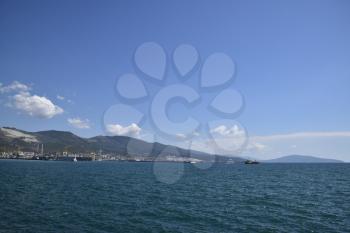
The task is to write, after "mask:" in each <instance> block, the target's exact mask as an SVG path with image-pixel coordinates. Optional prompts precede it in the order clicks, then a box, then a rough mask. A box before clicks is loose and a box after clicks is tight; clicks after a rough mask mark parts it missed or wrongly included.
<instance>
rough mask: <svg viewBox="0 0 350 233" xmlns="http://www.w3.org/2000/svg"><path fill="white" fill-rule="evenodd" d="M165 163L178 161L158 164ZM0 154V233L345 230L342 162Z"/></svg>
mask: <svg viewBox="0 0 350 233" xmlns="http://www.w3.org/2000/svg"><path fill="white" fill-rule="evenodd" d="M164 166H169V167H171V166H176V164H175V163H165V164H164ZM185 170H186V172H185V173H184V174H185V175H184V176H183V177H182V178H181V179H180V180H179V181H178V182H176V183H174V184H171V185H169V184H164V183H161V182H159V181H157V179H156V178H155V176H154V174H153V163H142V162H137V163H135V162H134V163H133V162H78V163H72V162H50V161H19V160H1V161H0V171H1V175H0V190H1V191H0V205H1V208H0V215H1V218H0V232H36V233H40V232H43V233H44V232H45V233H46V232H165V231H167V232H350V221H349V219H350V185H349V184H350V165H349V164H259V165H256V166H254V165H253V166H249V165H243V164H242V165H237V164H230V165H229V164H215V165H214V166H213V167H212V168H210V169H206V170H201V169H198V168H196V167H194V166H193V165H192V164H185Z"/></svg>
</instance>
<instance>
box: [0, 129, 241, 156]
mask: <svg viewBox="0 0 350 233" xmlns="http://www.w3.org/2000/svg"><path fill="white" fill-rule="evenodd" d="M41 144H43V145H44V151H45V153H62V152H68V153H91V152H95V153H96V152H99V151H100V150H101V151H103V153H113V154H118V155H120V156H125V157H136V156H137V157H138V158H140V157H142V158H145V159H149V160H155V159H156V158H157V157H159V155H162V154H163V153H166V155H167V156H169V155H170V156H173V157H182V158H189V157H191V158H194V159H198V160H201V161H213V160H214V159H215V160H216V161H219V162H220V161H222V162H225V161H227V160H230V161H233V162H243V161H244V159H243V158H240V157H228V156H221V155H216V156H213V155H211V154H208V153H205V152H200V151H196V150H186V149H183V148H179V147H175V146H171V145H164V144H161V143H158V142H154V143H150V142H146V141H143V140H140V139H136V138H132V137H127V136H96V137H92V138H82V137H79V136H77V135H75V134H73V133H71V132H67V131H57V130H48V131H39V132H28V131H24V130H19V129H16V128H10V127H2V128H0V151H17V150H21V151H40V149H41Z"/></svg>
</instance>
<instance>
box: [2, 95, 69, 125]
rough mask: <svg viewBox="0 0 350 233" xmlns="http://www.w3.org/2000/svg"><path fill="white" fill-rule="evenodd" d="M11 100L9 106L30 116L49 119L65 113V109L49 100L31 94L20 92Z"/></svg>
mask: <svg viewBox="0 0 350 233" xmlns="http://www.w3.org/2000/svg"><path fill="white" fill-rule="evenodd" d="M10 99H11V102H10V103H9V106H11V107H12V108H14V109H17V110H20V111H21V112H23V113H26V114H28V115H30V116H34V117H39V118H48V119H49V118H52V117H54V116H56V115H58V114H61V113H63V109H62V108H60V107H59V106H57V105H55V104H54V103H52V102H51V100H49V99H48V98H46V97H44V96H38V95H31V94H30V93H29V92H20V93H18V94H16V95H14V96H12V97H11V98H10Z"/></svg>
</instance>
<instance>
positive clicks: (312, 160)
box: [263, 155, 344, 163]
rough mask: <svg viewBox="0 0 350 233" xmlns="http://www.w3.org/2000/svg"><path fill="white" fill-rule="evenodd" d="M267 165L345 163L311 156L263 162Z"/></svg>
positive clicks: (295, 156)
mask: <svg viewBox="0 0 350 233" xmlns="http://www.w3.org/2000/svg"><path fill="white" fill-rule="evenodd" d="M263 162H265V163H344V161H341V160H336V159H324V158H319V157H314V156H309V155H287V156H283V157H280V158H277V159H270V160H265V161H263Z"/></svg>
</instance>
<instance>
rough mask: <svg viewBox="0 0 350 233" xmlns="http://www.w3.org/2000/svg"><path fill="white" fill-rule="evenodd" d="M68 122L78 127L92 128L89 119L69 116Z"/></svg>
mask: <svg viewBox="0 0 350 233" xmlns="http://www.w3.org/2000/svg"><path fill="white" fill-rule="evenodd" d="M67 121H68V123H69V124H70V125H71V126H73V127H75V128H78V129H90V121H89V119H85V120H82V119H80V118H79V117H76V118H68V119H67Z"/></svg>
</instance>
